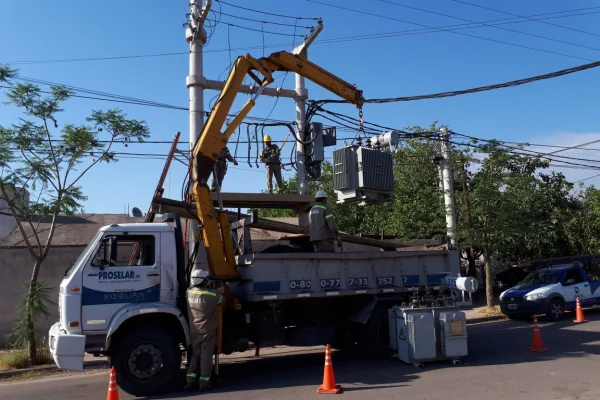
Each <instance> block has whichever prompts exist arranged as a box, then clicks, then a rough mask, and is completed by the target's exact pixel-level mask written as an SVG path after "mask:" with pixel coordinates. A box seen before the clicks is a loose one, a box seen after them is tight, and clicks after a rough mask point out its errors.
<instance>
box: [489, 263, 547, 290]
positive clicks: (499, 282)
mask: <svg viewBox="0 0 600 400" xmlns="http://www.w3.org/2000/svg"><path fill="white" fill-rule="evenodd" d="M537 269H538V268H536V267H510V268H507V269H505V270H504V271H500V272H498V273H497V274H496V276H494V283H495V284H496V287H497V288H498V289H500V291H503V290H506V289H508V288H511V287H513V286H516V285H518V284H519V282H521V281H522V280H523V279H525V277H526V276H527V275H529V274H530V273H532V272H533V271H535V270H537Z"/></svg>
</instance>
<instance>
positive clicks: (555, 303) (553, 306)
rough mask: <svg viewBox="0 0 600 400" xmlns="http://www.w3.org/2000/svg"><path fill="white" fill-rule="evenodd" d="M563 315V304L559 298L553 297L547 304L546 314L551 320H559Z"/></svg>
mask: <svg viewBox="0 0 600 400" xmlns="http://www.w3.org/2000/svg"><path fill="white" fill-rule="evenodd" d="M564 315H565V305H564V303H563V302H562V300H560V299H554V300H552V301H551V302H550V304H549V305H548V313H547V314H546V316H547V317H548V318H549V319H551V320H552V321H559V320H561V319H562V318H563V317H564Z"/></svg>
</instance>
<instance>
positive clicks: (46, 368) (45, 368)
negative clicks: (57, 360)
mask: <svg viewBox="0 0 600 400" xmlns="http://www.w3.org/2000/svg"><path fill="white" fill-rule="evenodd" d="M84 367H85V368H91V369H100V368H103V367H104V368H108V362H107V361H100V360H98V361H88V362H85V363H84ZM59 371H65V372H84V371H67V370H63V369H60V368H58V367H57V366H56V365H55V364H51V365H40V366H37V367H32V368H22V369H15V370H12V371H2V372H0V379H4V378H12V377H13V376H19V375H23V374H26V373H28V372H59Z"/></svg>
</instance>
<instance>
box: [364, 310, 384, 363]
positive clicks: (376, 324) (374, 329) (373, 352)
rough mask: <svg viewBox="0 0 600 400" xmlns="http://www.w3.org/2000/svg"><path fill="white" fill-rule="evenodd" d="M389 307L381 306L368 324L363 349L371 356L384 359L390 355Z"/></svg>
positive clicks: (374, 312) (374, 311)
mask: <svg viewBox="0 0 600 400" xmlns="http://www.w3.org/2000/svg"><path fill="white" fill-rule="evenodd" d="M389 308H390V306H389V305H386V304H379V305H378V306H377V307H375V309H374V310H373V313H372V314H371V317H370V318H369V321H368V322H367V326H366V332H365V335H364V341H363V344H362V346H361V347H362V348H363V350H365V351H368V353H369V355H370V356H373V357H383V356H387V355H389V354H390V333H389V330H390V328H389V323H388V309H389Z"/></svg>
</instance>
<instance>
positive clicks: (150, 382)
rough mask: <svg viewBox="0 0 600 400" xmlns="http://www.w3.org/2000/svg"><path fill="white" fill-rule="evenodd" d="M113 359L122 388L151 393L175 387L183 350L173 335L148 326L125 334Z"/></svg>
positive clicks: (129, 391) (139, 394) (140, 393)
mask: <svg viewBox="0 0 600 400" xmlns="http://www.w3.org/2000/svg"><path fill="white" fill-rule="evenodd" d="M110 361H111V365H112V366H114V367H115V370H116V373H117V384H118V385H119V387H120V388H121V389H123V390H124V391H126V392H127V393H129V394H131V395H134V396H149V395H153V394H158V393H162V392H167V391H169V390H171V389H172V388H173V386H174V384H175V383H176V382H177V381H178V375H179V374H180V368H181V351H180V349H179V344H178V343H177V341H176V340H175V339H174V338H173V337H171V335H169V334H168V333H166V332H165V331H163V330H161V329H158V328H153V327H146V328H139V329H138V330H136V331H134V332H132V333H128V334H127V335H123V336H121V339H120V342H119V343H117V345H116V349H115V352H114V353H113V355H112V357H111V360H110Z"/></svg>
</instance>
